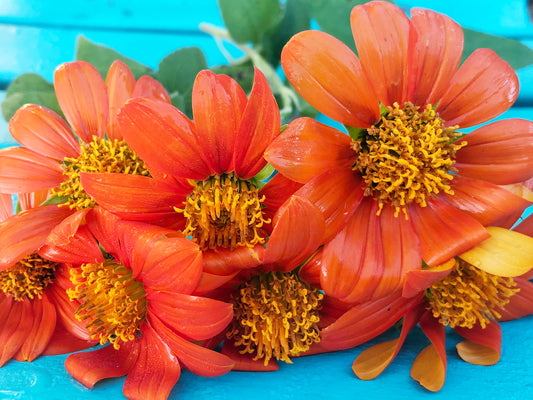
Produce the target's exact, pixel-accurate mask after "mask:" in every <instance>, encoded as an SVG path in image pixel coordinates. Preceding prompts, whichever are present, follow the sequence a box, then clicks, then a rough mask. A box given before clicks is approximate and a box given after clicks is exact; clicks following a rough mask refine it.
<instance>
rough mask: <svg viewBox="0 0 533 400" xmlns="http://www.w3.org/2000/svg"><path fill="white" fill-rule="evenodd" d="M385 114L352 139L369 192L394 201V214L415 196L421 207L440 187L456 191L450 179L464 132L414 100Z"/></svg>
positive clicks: (388, 109) (357, 167)
mask: <svg viewBox="0 0 533 400" xmlns="http://www.w3.org/2000/svg"><path fill="white" fill-rule="evenodd" d="M387 111H388V112H387V113H386V114H385V115H383V116H382V118H381V120H380V121H379V122H378V123H377V124H375V125H374V126H372V127H371V128H369V129H368V130H367V131H366V134H365V135H364V136H363V137H362V138H361V139H359V140H357V141H354V143H353V145H352V147H353V149H354V151H355V152H356V153H357V161H356V163H355V165H354V167H353V169H354V170H357V171H359V172H360V173H361V175H362V178H363V179H364V181H365V183H366V189H365V195H366V196H376V197H377V199H378V201H379V203H380V211H381V208H382V207H383V204H385V203H389V204H392V205H394V206H395V207H396V216H397V215H398V213H399V211H400V210H402V211H403V212H404V213H405V215H406V216H407V214H406V210H405V207H406V206H407V205H408V204H410V203H412V202H415V203H417V204H419V205H420V206H422V207H425V206H426V201H427V200H428V199H429V198H431V197H432V196H434V195H436V194H437V193H439V192H445V193H448V194H453V190H452V189H451V187H450V181H451V180H452V179H453V175H452V174H451V172H452V171H453V164H454V163H455V152H456V151H457V150H458V149H460V148H461V147H463V146H464V145H466V142H463V143H461V144H459V145H458V144H454V141H455V140H456V139H458V138H459V137H460V136H461V135H460V134H458V133H454V130H455V129H457V127H448V128H447V127H445V126H444V121H443V120H442V119H441V118H439V117H438V115H437V114H436V113H435V110H433V108H432V107H431V105H428V106H427V107H426V108H425V109H424V110H423V111H422V112H420V111H419V107H416V106H414V105H413V104H412V103H409V102H407V103H405V107H404V108H403V109H400V107H399V105H398V103H394V107H387Z"/></svg>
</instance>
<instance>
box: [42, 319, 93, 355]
mask: <svg viewBox="0 0 533 400" xmlns="http://www.w3.org/2000/svg"><path fill="white" fill-rule="evenodd" d="M97 343H98V342H97V341H87V340H82V339H79V338H77V337H76V336H73V335H71V334H70V333H69V332H68V331H67V330H66V329H65V328H64V327H63V325H62V324H61V323H60V322H59V321H57V323H56V329H55V331H54V333H53V334H52V337H51V338H50V342H48V346H46V349H45V350H44V351H43V353H42V355H43V356H55V355H58V354H67V353H73V352H75V351H79V350H85V349H88V348H89V347H92V346H94V345H95V344H97Z"/></svg>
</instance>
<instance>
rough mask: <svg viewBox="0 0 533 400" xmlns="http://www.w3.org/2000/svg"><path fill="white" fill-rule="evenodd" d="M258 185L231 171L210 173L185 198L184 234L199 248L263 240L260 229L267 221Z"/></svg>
mask: <svg viewBox="0 0 533 400" xmlns="http://www.w3.org/2000/svg"><path fill="white" fill-rule="evenodd" d="M264 200H265V197H264V196H262V197H259V189H258V188H257V187H256V186H255V185H254V184H252V183H251V182H247V181H245V180H241V179H239V178H237V177H235V175H234V174H224V175H213V176H211V177H209V178H208V179H206V180H204V181H198V182H196V186H195V188H194V190H193V192H192V193H191V194H189V195H188V196H187V199H186V200H185V207H184V208H183V209H178V208H176V209H175V210H176V211H177V212H183V215H184V216H185V217H186V218H187V226H186V228H185V230H184V233H185V234H186V235H190V236H192V238H193V240H194V241H195V242H196V243H197V244H198V245H199V246H200V248H202V250H206V249H214V248H217V247H224V248H228V247H229V248H232V249H233V248H235V247H239V246H254V245H256V244H264V243H265V233H264V231H263V230H262V229H261V228H262V227H263V225H264V224H268V223H270V220H269V219H265V218H264V217H263V211H262V209H263V201H264Z"/></svg>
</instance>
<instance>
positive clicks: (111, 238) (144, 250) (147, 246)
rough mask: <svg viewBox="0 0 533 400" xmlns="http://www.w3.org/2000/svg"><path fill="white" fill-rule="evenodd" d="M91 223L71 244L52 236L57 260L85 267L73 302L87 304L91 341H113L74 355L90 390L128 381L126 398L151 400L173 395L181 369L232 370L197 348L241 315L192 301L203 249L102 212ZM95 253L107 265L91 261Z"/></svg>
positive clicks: (70, 366)
mask: <svg viewBox="0 0 533 400" xmlns="http://www.w3.org/2000/svg"><path fill="white" fill-rule="evenodd" d="M86 223H87V224H86V225H81V226H78V229H77V231H76V234H75V235H74V236H73V237H72V238H71V240H70V241H68V242H67V241H65V240H56V239H61V238H51V240H50V243H49V245H47V247H46V248H45V249H44V253H45V254H47V256H48V257H50V258H53V259H59V260H61V259H71V258H74V259H75V260H77V261H79V262H80V263H81V266H80V267H78V268H73V269H71V271H70V280H71V281H72V288H71V289H69V290H68V296H69V297H70V298H71V299H72V300H75V301H78V302H79V304H80V306H79V307H78V308H77V309H76V318H77V319H78V320H80V321H83V323H84V325H85V326H86V328H87V329H88V330H89V332H90V334H91V337H92V338H93V339H94V340H97V341H99V342H100V344H102V345H103V344H106V343H110V344H109V345H108V346H105V347H102V348H99V349H97V350H94V351H89V352H82V353H76V354H72V355H70V356H69V357H68V358H67V360H66V362H65V365H66V368H67V370H68V371H69V373H70V374H71V375H72V376H73V377H74V378H75V379H77V380H78V381H80V382H81V383H83V384H84V385H85V386H87V387H89V388H91V387H93V385H94V384H95V383H96V382H98V381H99V380H101V379H104V378H109V377H117V376H122V375H127V377H126V381H125V383H124V388H123V391H124V395H125V396H126V397H127V398H129V399H143V400H150V399H166V398H167V397H168V395H169V393H170V391H171V390H172V388H173V386H174V385H175V383H176V382H177V380H178V379H179V376H180V371H181V366H184V367H186V368H187V369H189V370H190V371H192V372H194V373H196V374H199V375H203V376H218V375H221V374H223V373H226V372H228V371H229V370H231V367H232V365H233V363H232V362H231V360H230V359H229V358H227V357H226V356H224V355H222V354H220V353H216V352H214V351H212V350H209V349H206V348H204V347H201V346H198V345H197V344H195V343H193V342H192V341H199V340H206V339H209V338H211V337H212V336H214V335H216V334H218V333H219V332H220V331H221V330H222V329H224V328H225V327H226V325H227V324H228V323H229V321H231V318H232V315H233V312H232V309H231V305H230V304H227V303H223V302H220V301H216V300H212V299H208V298H203V297H198V296H192V295H191V293H192V292H193V290H194V289H195V288H196V286H197V284H198V281H199V279H200V276H201V273H202V265H201V263H202V253H201V252H200V250H199V248H198V246H197V245H196V244H194V243H193V242H191V241H190V240H188V239H186V238H185V237H183V235H182V234H181V233H180V232H177V231H172V230H170V229H167V228H161V227H157V226H155V225H149V224H145V223H142V222H130V221H120V220H119V218H118V217H116V216H115V215H113V214H110V213H108V212H105V211H104V210H103V209H101V208H100V207H97V208H94V209H92V210H91V212H89V213H88V214H87V216H86ZM87 232H88V233H89V234H87ZM93 235H94V236H93ZM54 243H61V244H60V245H55V244H54ZM100 246H102V247H103V248H104V249H105V251H106V256H105V257H103V256H102V255H101V253H100V250H99V249H100ZM93 252H98V253H100V257H99V259H97V260H95V259H94V257H90V256H87V255H88V254H91V253H93ZM84 259H85V261H84V262H83V260H84Z"/></svg>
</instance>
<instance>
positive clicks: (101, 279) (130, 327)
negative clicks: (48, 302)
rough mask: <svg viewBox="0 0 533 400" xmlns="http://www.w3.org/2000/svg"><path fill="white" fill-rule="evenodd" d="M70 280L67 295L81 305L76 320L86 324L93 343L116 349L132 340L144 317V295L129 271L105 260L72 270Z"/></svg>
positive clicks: (141, 287) (139, 284)
mask: <svg viewBox="0 0 533 400" xmlns="http://www.w3.org/2000/svg"><path fill="white" fill-rule="evenodd" d="M70 280H71V281H72V283H73V284H74V285H75V287H74V289H68V290H67V294H68V296H69V297H70V299H71V300H79V301H80V305H79V307H78V309H77V310H76V318H77V319H78V320H79V321H87V322H86V327H87V329H88V330H89V332H90V333H91V337H92V338H93V339H95V340H99V341H100V344H105V343H107V342H110V343H111V344H112V345H113V347H114V348H115V349H119V348H120V342H124V343H125V342H127V341H130V340H133V339H135V337H136V335H137V333H138V331H139V325H140V324H141V322H143V321H144V319H145V317H146V299H145V296H146V292H145V291H144V287H143V285H142V284H141V283H139V282H137V281H136V280H135V279H133V278H132V274H131V270H129V269H127V268H126V267H124V266H123V265H122V264H117V263H116V262H114V261H110V260H107V261H105V262H103V263H99V264H83V265H82V266H81V267H80V268H72V269H71V270H70Z"/></svg>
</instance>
